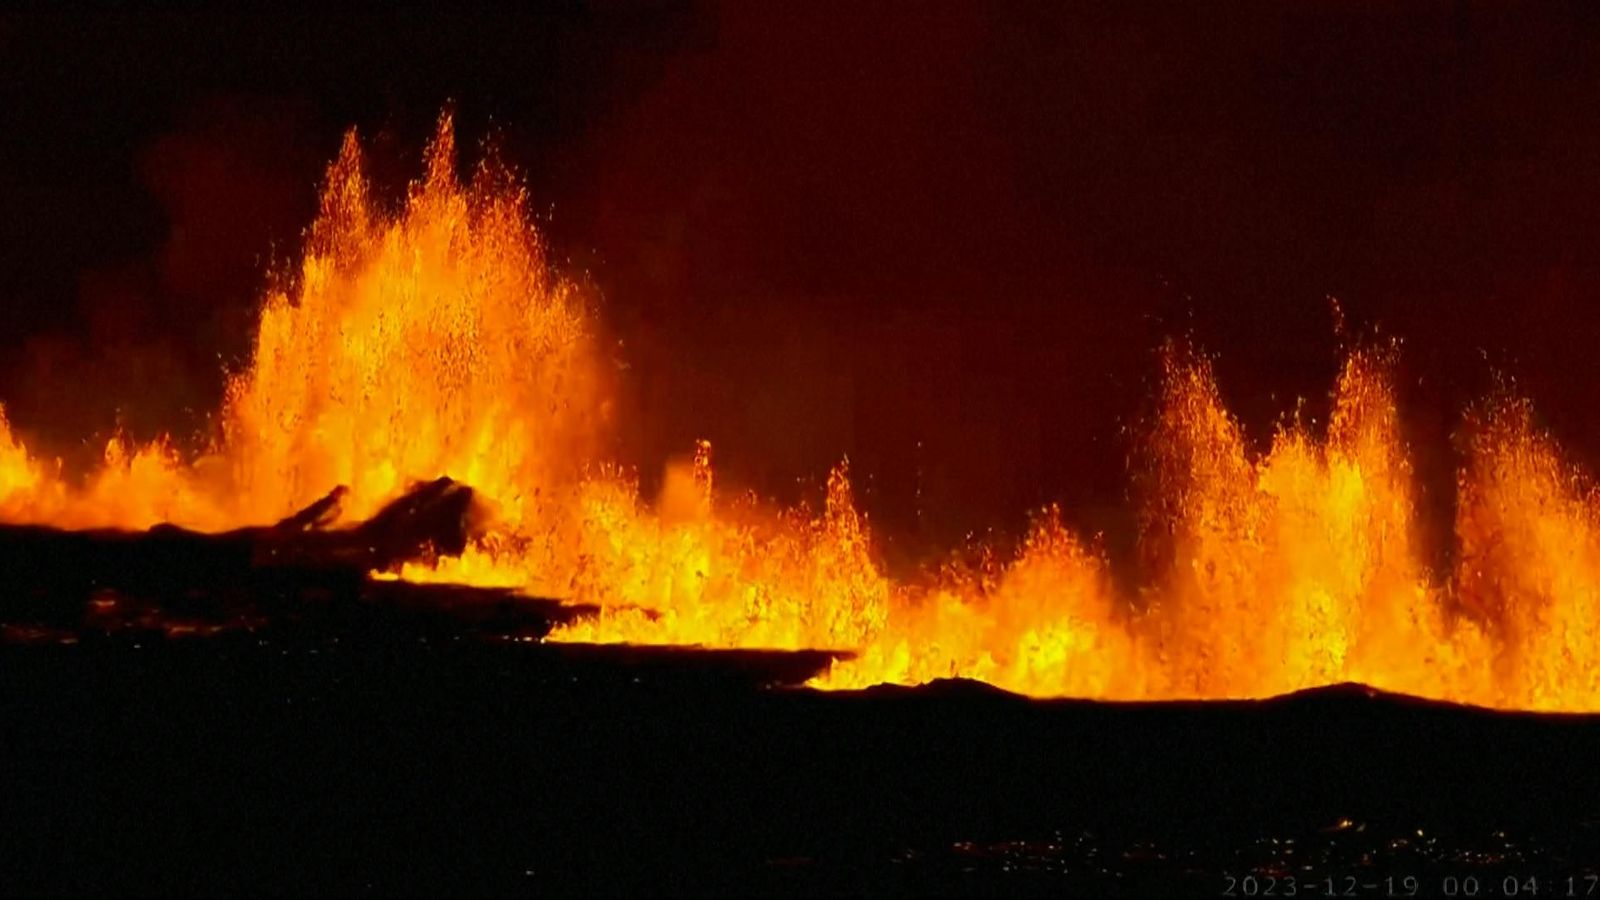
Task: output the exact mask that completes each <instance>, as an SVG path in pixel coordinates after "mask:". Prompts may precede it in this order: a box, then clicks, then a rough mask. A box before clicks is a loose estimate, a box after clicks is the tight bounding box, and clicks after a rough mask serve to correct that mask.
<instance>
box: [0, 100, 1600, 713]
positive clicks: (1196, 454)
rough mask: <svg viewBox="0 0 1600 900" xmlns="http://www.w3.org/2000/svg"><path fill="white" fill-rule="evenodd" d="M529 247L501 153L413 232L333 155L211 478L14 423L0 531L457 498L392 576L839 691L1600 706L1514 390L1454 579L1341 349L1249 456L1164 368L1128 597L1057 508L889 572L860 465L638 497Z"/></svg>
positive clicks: (587, 349) (440, 176) (595, 348)
mask: <svg viewBox="0 0 1600 900" xmlns="http://www.w3.org/2000/svg"><path fill="white" fill-rule="evenodd" d="M531 221H532V220H531V218H530V215H529V210H528V200H527V197H526V193H525V190H524V189H523V188H522V187H521V185H520V183H519V181H518V179H517V178H516V177H515V176H514V174H513V173H511V172H510V171H509V170H508V169H507V168H506V167H505V166H504V165H502V164H501V163H500V162H499V161H498V160H497V159H496V158H495V157H494V156H493V154H492V153H491V154H490V155H489V156H488V158H486V159H485V160H484V161H483V162H481V163H480V164H479V165H478V166H477V168H476V169H475V170H474V172H473V174H472V176H471V177H470V179H468V180H467V181H466V182H463V181H461V180H460V179H459V177H458V175H457V165H456V153H455V143H454V136H453V129H452V123H451V120H450V117H449V116H448V115H447V116H444V117H442V118H441V120H440V122H439V128H438V132H437V134H436V136H435V137H434V139H433V143H432V145H431V146H430V148H429V150H428V153H427V162H426V170H425V172H424V173H423V175H422V176H421V178H419V179H418V180H417V181H416V182H415V183H414V184H413V185H412V187H411V189H410V190H409V192H408V194H407V196H406V197H405V199H404V202H403V203H402V204H401V205H400V207H399V208H398V209H386V208H384V207H383V205H382V204H380V203H379V202H377V200H376V199H375V197H374V194H373V191H372V190H371V188H370V186H369V182H368V179H367V177H366V175H365V173H364V171H363V160H362V151H361V148H360V145H359V142H358V141H357V140H356V138H355V136H354V134H352V135H350V136H349V137H348V138H347V139H346V141H345V144H344V147H343V149H342V151H341V152H340V155H339V158H338V159H337V160H336V161H335V162H334V163H333V165H332V166H331V167H330V168H329V170H328V174H327V179H326V182H325V184H324V186H323V190H322V199H321V209H320V213H319V214H318V217H317V220H316V222H315V224H314V225H313V226H312V228H311V229H310V231H309V233H308V237H307V240H306V245H305V247H304V252H303V256H302V258H301V259H300V261H299V263H298V265H296V266H295V267H293V268H292V269H290V270H288V271H286V272H280V273H276V274H275V276H274V280H273V282H272V284H273V286H272V287H271V288H270V289H269V290H268V291H267V293H266V296H265V298H264V301H263V310H262V314H261V318H260V323H259V327H258V330H257V333H256V335H255V339H254V344H253V356H252V362H251V364H250V365H249V367H248V368H247V369H246V370H244V371H242V372H240V373H238V374H237V375H235V376H233V377H232V378H231V379H230V381H229V384H228V389H227V391H226V399H225V401H224V404H223V408H222V409H221V410H220V415H219V416H218V417H217V422H218V423H219V424H218V425H217V427H216V432H215V434H213V435H212V436H211V439H210V446H209V447H208V448H207V450H206V452H204V453H202V454H199V455H193V454H184V453H180V452H179V451H178V450H176V449H175V445H174V444H173V443H172V442H170V441H157V442H154V443H151V444H143V445H141V444H136V443H134V442H131V441H128V440H124V439H117V440H113V441H111V442H110V443H109V444H108V445H107V447H106V448H105V454H104V462H103V464H102V465H101V466H100V467H99V468H98V469H97V470H96V471H95V472H93V473H92V474H91V476H90V477H89V478H88V479H87V480H85V481H84V482H83V483H82V484H78V483H76V482H69V481H68V480H67V479H65V478H64V477H63V476H62V468H61V465H60V464H59V463H57V462H55V461H52V460H49V459H45V458H42V457H41V456H39V455H38V454H35V453H33V452H30V451H29V449H28V448H27V447H26V446H24V445H23V444H22V443H21V442H19V441H18V440H17V439H16V438H15V437H14V436H13V435H12V434H11V432H10V430H9V428H7V427H5V424H4V420H3V418H0V518H3V519H4V520H5V521H7V522H14V523H46V524H52V525H57V526H65V527H72V528H85V527H104V526H117V527H148V526H150V525H152V524H155V523H159V522H171V523H175V524H178V525H183V526H186V527H190V528H195V529H200V530H206V531H222V530H226V529H231V528H235V527H238V526H241V525H245V524H250V523H261V522H270V521H274V520H277V519H281V518H283V517H285V516H287V515H289V514H290V513H292V512H293V511H294V510H296V509H299V508H301V507H304V506H306V505H307V504H308V503H310V502H311V501H313V500H315V499H316V498H317V497H319V496H321V495H322V494H324V493H325V492H326V491H327V490H328V489H329V487H330V486H332V485H346V486H348V488H349V494H348V495H347V496H346V498H345V502H344V507H343V508H344V511H345V514H346V515H347V516H349V517H351V518H365V517H366V516H368V515H370V514H371V513H373V512H374V511H376V510H377V509H379V508H380V507H381V506H382V505H383V504H385V503H386V502H388V501H390V500H392V499H393V498H395V497H396V496H397V495H399V494H400V493H401V492H403V491H405V490H406V489H407V488H408V486H410V485H412V484H413V483H415V482H417V481H424V480H432V479H435V478H438V477H441V476H448V477H449V478H452V479H455V480H456V481H459V482H464V483H466V484H468V485H471V486H472V487H473V488H474V489H475V490H476V491H477V492H478V494H479V495H480V496H481V497H483V498H485V499H486V500H487V501H488V503H489V504H490V506H491V508H492V521H491V522H490V523H489V525H488V526H487V530H486V532H485V533H484V534H483V536H481V537H480V538H479V539H477V540H476V541H475V543H473V544H472V545H471V546H469V547H468V548H467V550H466V552H465V553H463V554H462V555H460V556H459V557H455V558H449V559H444V560H442V561H440V562H439V563H437V564H436V565H430V566H426V567H423V566H417V565H407V566H404V567H402V568H401V570H400V571H399V572H397V573H391V574H398V575H399V576H401V577H404V578H408V579H412V580H419V581H421V580H431V581H453V582H461V583H467V584H474V585H483V586H500V587H512V588H516V589H519V590H521V591H523V592H525V593H527V594H530V595H542V596H553V597H558V598H561V599H562V600H565V601H570V602H573V603H582V604H593V605H595V606H597V607H599V609H600V612H599V614H598V615H596V616H593V617H591V618H588V619H585V620H582V621H579V622H577V623H576V624H573V625H568V626H565V627H563V628H561V629H558V630H557V632H556V633H555V634H554V635H553V637H554V639H557V640H574V641H597V642H619V641H627V642H638V643H674V644H676V643H690V644H702V645H706V646H712V647H763V648H789V649H796V648H824V649H838V650H847V651H852V652H853V653H854V654H855V655H854V657H853V658H850V659H847V660H844V661H841V662H839V663H836V664H835V665H834V667H833V668H832V669H831V670H830V671H829V672H827V673H826V674H825V675H824V676H822V677H821V678H820V679H819V680H818V683H819V685H820V686H823V687H859V686H866V685H871V684H876V683H879V682H899V683H918V682H922V681H926V680H929V679H933V678H940V677H949V676H962V677H968V678H976V679H981V680H984V681H987V682H990V683H992V684H996V685H999V686H1002V687H1005V688H1008V689H1011V690H1016V691H1021V692H1024V693H1028V694H1033V695H1074V696H1084V697H1095V698H1129V699H1132V698H1149V699H1159V698H1236V697H1258V696H1265V695H1272V694H1278V693H1282V692H1286V691H1293V690H1296V689H1300V688H1305V687H1310V686H1315V685H1321V684H1328V683H1334V682H1340V681H1360V682H1364V683H1367V684H1371V685H1374V686H1379V687H1382V688H1386V689H1390V690H1396V691H1404V692H1410V693H1415V694H1421V695H1426V696H1431V697H1438V698H1443V699H1448V700H1454V701H1461V702H1469V703H1478V704H1484V705H1489V706H1496V707H1511V708H1531V709H1550V710H1595V709H1600V650H1597V649H1596V645H1595V644H1594V642H1593V641H1592V639H1591V636H1592V635H1593V634H1595V633H1596V631H1597V629H1600V519H1597V514H1600V498H1596V496H1595V495H1594V493H1593V489H1592V487H1591V485H1590V482H1589V481H1588V480H1587V478H1586V477H1585V476H1583V475H1582V474H1581V473H1579V472H1577V471H1576V470H1575V469H1574V468H1573V467H1572V466H1571V465H1569V464H1568V463H1567V462H1566V461H1565V460H1564V459H1563V456H1562V453H1561V451H1560V449H1559V448H1558V447H1556V446H1555V445H1554V444H1553V442H1552V441H1551V439H1550V438H1549V437H1548V436H1546V435H1545V434H1544V433H1543V432H1541V430H1540V429H1539V428H1538V427H1537V426H1536V424H1535V422H1534V418H1533V415H1532V412H1531V410H1530V408H1529V405H1528V403H1527V401H1525V400H1523V399H1521V398H1519V397H1517V396H1516V395H1515V393H1514V392H1513V391H1511V390H1510V389H1509V388H1508V389H1506V390H1504V391H1502V392H1501V393H1499V394H1497V395H1495V396H1493V397H1490V398H1489V399H1487V400H1485V401H1483V402H1482V403H1480V404H1479V405H1478V406H1476V407H1475V408H1473V409H1472V410H1471V411H1470V412H1469V414H1468V415H1467V416H1465V417H1464V420H1463V425H1462V428H1463V434H1464V435H1465V438H1466V440H1465V448H1466V453H1465V463H1464V465H1463V466H1462V468H1461V470H1460V472H1459V477H1458V485H1457V504H1456V508H1457V512H1456V518H1455V521H1454V523H1453V530H1454V541H1455V546H1456V549H1457V551H1458V552H1457V553H1456V554H1455V560H1456V561H1455V562H1454V563H1452V565H1453V567H1454V568H1453V569H1452V570H1447V571H1438V570H1436V567H1430V566H1429V565H1428V564H1427V563H1425V561H1424V560H1425V559H1427V558H1429V557H1428V556H1427V554H1425V553H1424V552H1423V550H1422V548H1421V547H1420V546H1419V543H1420V542H1419V540H1418V538H1417V532H1418V529H1419V527H1420V524H1421V523H1419V521H1418V518H1419V516H1418V512H1417V509H1418V506H1417V499H1416V494H1417V487H1416V479H1415V478H1414V476H1413V473H1412V470H1411V467H1410V464H1409V461H1408V450H1407V447H1406V446H1405V445H1404V442H1403V440H1402V438H1401V433H1400V416H1399V412H1398V411H1397V408H1396V400H1395V390H1394V386H1393V378H1394V376H1393V372H1394V366H1395V356H1396V354H1397V352H1398V349H1397V347H1396V345H1394V344H1393V343H1389V342H1369V343H1367V344H1365V345H1360V344H1358V345H1356V346H1353V347H1351V348H1350V349H1349V350H1348V351H1347V352H1346V355H1345V358H1344V363H1343V367H1342V371H1341V373H1340V375H1339V377H1338V381H1337V383H1336V384H1335V385H1334V388H1333V395H1332V414H1331V416H1330V417H1329V420H1328V421H1326V422H1325V423H1317V422H1312V421H1307V420H1304V419H1302V418H1301V417H1298V416H1296V417H1294V418H1291V419H1288V420H1287V421H1286V422H1285V423H1284V424H1283V425H1281V426H1280V427H1279V429H1278V431H1277V433H1276V435H1275V437H1274V439H1273V440H1272V442H1271V446H1270V448H1269V449H1267V450H1266V452H1264V453H1261V452H1255V451H1253V450H1252V449H1251V448H1250V446H1249V445H1248V443H1247V441H1246V440H1245V437H1244V433H1243V430H1242V428H1241V426H1240V424H1239V422H1238V420H1237V419H1236V417H1235V416H1234V415H1233V414H1231V413H1230V412H1229V410H1228V408H1227V407H1226V406H1225V404H1224V403H1223V400H1222V395H1221V392H1220V390H1219V388H1218V384H1217V381H1216V379H1215V377H1214V375H1213V372H1212V368H1211V365H1210V363H1209V361H1208V360H1207V358H1206V357H1205V356H1203V355H1202V354H1200V353H1198V352H1196V351H1194V350H1192V349H1190V348H1188V347H1186V346H1185V345H1183V344H1180V343H1173V344H1171V345H1169V346H1168V347H1167V348H1165V350H1164V352H1163V353H1162V356H1161V359H1162V365H1163V371H1162V373H1161V374H1162V381H1161V384H1162V387H1161V390H1160V396H1159V398H1158V405H1157V410H1158V412H1157V414H1156V415H1155V416H1154V417H1153V418H1152V420H1151V421H1150V423H1149V427H1148V428H1147V429H1146V433H1144V434H1143V435H1141V436H1140V438H1139V441H1140V444H1139V451H1138V453H1137V454H1136V455H1135V459H1136V464H1135V466H1134V468H1135V471H1134V473H1133V476H1134V479H1133V480H1134V483H1135V485H1136V486H1137V487H1138V488H1139V491H1138V496H1139V497H1140V500H1139V502H1140V503H1141V504H1142V507H1141V510H1140V520H1141V522H1142V533H1141V535H1140V542H1141V551H1142V552H1141V554H1140V556H1141V559H1142V560H1143V561H1144V562H1143V563H1142V564H1143V566H1144V567H1145V570H1144V571H1142V572H1140V573H1139V577H1138V578H1131V579H1130V578H1120V579H1119V578H1113V573H1112V571H1111V567H1110V564H1109V563H1108V561H1107V558H1106V556H1105V554H1104V552H1103V550H1102V549H1101V548H1100V546H1099V545H1098V543H1097V540H1096V539H1093V538H1089V537H1085V536H1083V535H1080V534H1079V533H1078V532H1077V531H1075V530H1074V527H1073V524H1072V522H1073V514H1072V510H1070V509H1068V510H1060V509H1056V508H1049V509H1045V510H1042V511H1040V512H1038V513H1037V514H1036V515H1035V517H1034V519H1033V523H1032V526H1031V528H1030V530H1029V531H1028V533H1027V535H1026V537H1025V539H1024V540H1023V541H1022V542H1021V544H1020V546H1019V547H1018V548H1017V549H1016V551H1015V552H1014V553H1009V554H1008V553H1007V552H1004V551H1002V550H1001V549H999V548H998V547H991V548H987V549H986V550H985V551H983V552H981V553H978V554H976V555H975V556H974V557H973V558H971V559H968V558H963V560H962V561H959V562H956V561H952V562H949V563H946V564H943V565H938V566H932V567H929V568H928V569H926V570H925V571H924V572H923V573H922V574H921V575H919V576H916V577H910V578H891V577H889V575H888V574H887V572H886V570H885V569H884V567H883V566H882V565H881V563H880V562H879V559H878V556H877V554H876V552H875V549H874V545H873V537H872V533H871V530H870V529H869V527H868V522H867V520H866V518H865V517H864V516H863V515H862V514H861V513H860V512H859V511H858V510H857V508H856V506H855V503H854V500H853V496H852V488H851V481H850V470H849V467H848V464H847V462H845V461H841V462H840V463H839V465H838V466H837V467H836V468H835V469H834V470H833V471H832V472H831V473H829V475H828V477H827V481H826V491H825V495H824V496H823V497H821V498H820V505H819V506H817V507H815V508H811V507H806V506H803V505H802V506H799V507H796V508H787V509H784V508H774V507H773V506H772V505H771V504H767V503H763V502H762V501H760V500H759V499H758V498H756V497H754V496H752V495H747V494H739V493H737V492H730V491H726V490H719V489H717V487H716V485H715V483H714V478H713V463H712V449H713V448H712V447H711V445H710V444H709V443H706V442H700V443H699V444H698V445H696V446H694V447H692V448H686V450H687V451H690V452H689V454H688V455H686V457H685V458H684V459H683V460H681V461H678V462H674V463H672V464H670V465H669V467H668V470H667V473H666V475H665V477H664V478H663V479H662V484H661V487H660V489H659V491H656V492H654V496H649V497H646V496H642V495H641V490H640V486H639V483H638V481H637V479H636V478H635V477H634V475H633V474H632V473H629V472H627V471H624V470H623V469H622V468H620V467H619V466H617V465H615V464H614V463H612V462H611V461H610V460H608V459H607V458H605V456H604V454H603V453H602V450H601V448H602V447H603V446H605V441H604V438H605V437H606V436H607V433H608V431H609V429H610V428H611V425H612V423H611V418H612V413H611V410H612V403H611V399H612V397H613V390H614V384H613V383H612V381H613V377H614V373H615V371H616V367H615V365H614V362H613V360H612V359H611V357H610V355H609V353H610V351H609V350H603V349H602V340H601V337H600V335H601V326H600V323H599V320H598V317H597V314H596V312H595V311H594V309H593V307H592V304H591V303H590V302H589V300H588V298H587V297H586V295H585V293H584V291H582V290H580V289H579V287H578V286H577V285H575V284H574V283H573V282H571V281H569V280H567V279H566V278H565V277H563V276H562V275H560V274H559V273H557V272H556V271H555V270H554V269H553V268H552V266H551V264H550V262H549V261H548V260H547V258H546V253H545V249H544V246H543V244H542V243H541V239H540V235H539V233H538V232H537V231H536V230H535V228H534V227H533V225H532V224H531ZM752 389H759V386H753V387H752ZM1003 464H1004V463H1003V461H996V465H1003ZM1129 583H1136V584H1139V585H1141V587H1139V588H1137V589H1133V588H1127V587H1124V586H1123V585H1125V584H1129Z"/></svg>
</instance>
